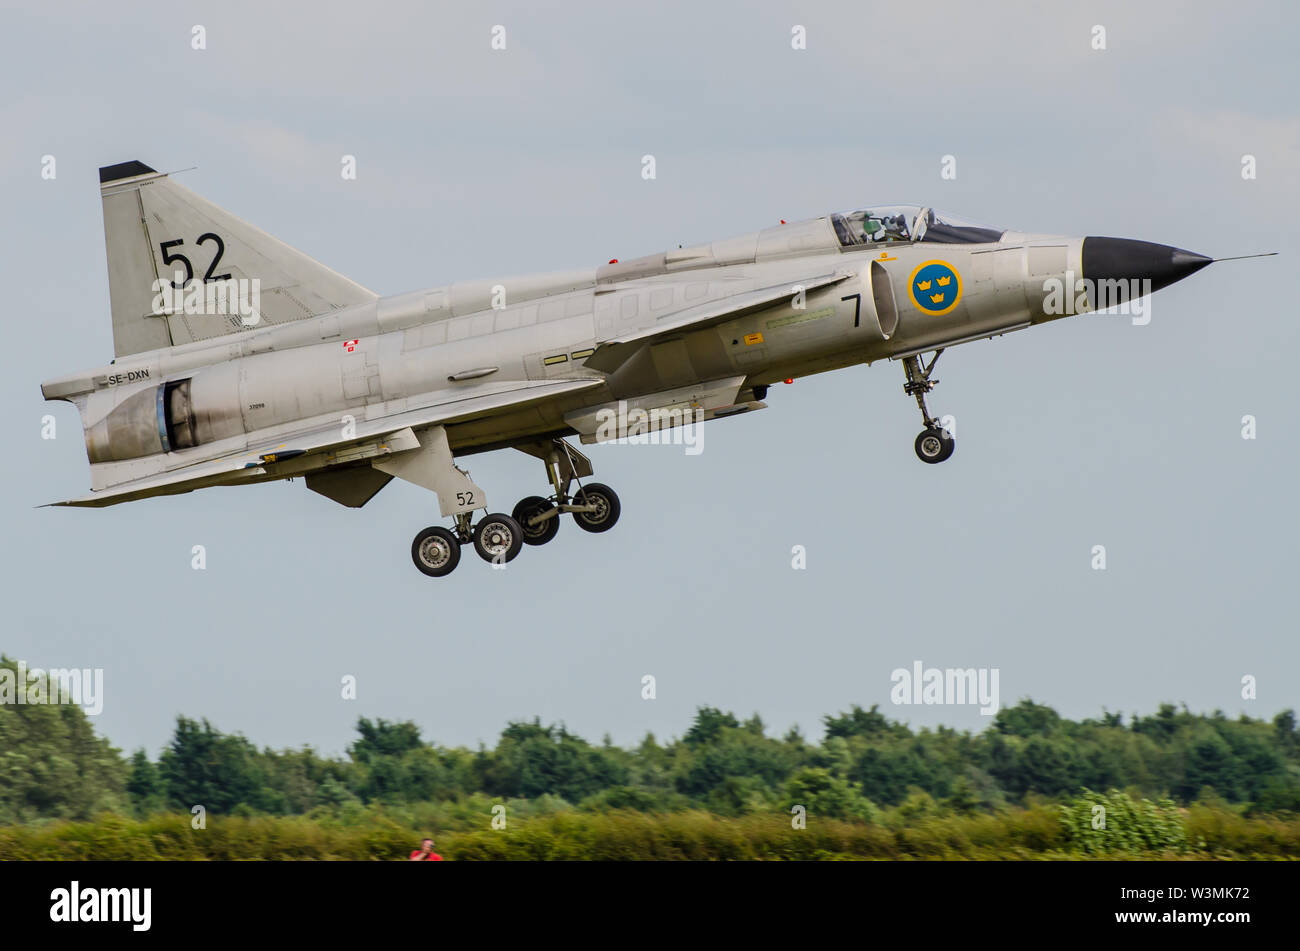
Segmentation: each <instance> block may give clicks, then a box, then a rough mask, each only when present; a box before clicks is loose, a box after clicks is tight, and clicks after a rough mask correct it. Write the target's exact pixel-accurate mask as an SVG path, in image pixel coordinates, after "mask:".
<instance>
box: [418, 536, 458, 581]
mask: <svg viewBox="0 0 1300 951" xmlns="http://www.w3.org/2000/svg"><path fill="white" fill-rule="evenodd" d="M411 560H412V561H414V562H415V567H417V568H419V569H420V570H421V571H423V572H424V573H425V574H426V575H428V576H429V577H431V578H441V577H442V576H443V575H449V574H451V573H452V571H453V570H455V568H456V566H457V565H458V564H460V541H459V540H458V539H457V538H456V536H455V535H453V534H452V533H451V532H449V531H447V529H445V528H426V529H425V530H424V531H422V532H420V534H418V535H416V536H415V541H413V542H411Z"/></svg>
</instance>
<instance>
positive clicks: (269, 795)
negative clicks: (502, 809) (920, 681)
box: [0, 660, 1300, 824]
mask: <svg viewBox="0 0 1300 951" xmlns="http://www.w3.org/2000/svg"><path fill="white" fill-rule="evenodd" d="M0 664H9V665H10V666H12V665H11V664H10V663H9V662H8V661H4V660H0ZM823 725H824V727H825V730H824V736H823V738H822V739H821V741H820V742H817V743H813V742H809V741H808V740H807V739H806V738H805V737H804V736H803V735H802V734H801V733H800V732H799V730H798V729H797V728H795V729H791V730H790V731H789V732H787V733H786V734H785V735H784V736H782V737H780V738H777V737H773V736H769V735H768V732H767V729H766V727H765V725H764V723H763V722H762V720H761V719H760V718H759V717H758V716H757V715H755V716H752V717H750V718H749V719H745V720H740V719H738V718H737V717H736V716H735V715H733V714H732V713H729V712H724V711H722V710H719V709H716V708H713V707H701V708H700V709H698V710H697V712H696V714H695V716H694V719H693V721H692V722H691V724H690V726H689V728H688V729H687V730H686V731H685V733H684V734H683V735H682V736H681V737H680V738H673V739H670V740H668V741H666V742H660V741H659V740H658V739H656V737H655V736H653V735H650V734H648V735H647V736H646V737H645V738H644V739H643V740H642V741H641V742H640V743H639V744H638V745H636V746H635V747H632V748H623V747H618V746H615V745H613V744H612V743H611V742H610V741H609V739H608V738H606V739H605V740H604V741H602V742H601V743H599V744H593V743H591V742H588V741H587V740H585V739H583V738H582V737H580V736H577V735H575V734H574V733H571V732H570V731H569V730H567V729H566V728H565V727H564V726H563V725H544V724H542V723H541V722H540V720H538V719H533V720H532V721H523V722H512V723H509V724H508V725H507V726H506V727H505V729H504V730H503V731H502V732H501V736H500V738H499V739H498V740H497V742H496V744H495V746H494V747H493V748H491V749H488V748H486V747H485V748H480V749H478V750H469V749H465V748H463V747H445V746H441V745H438V744H436V743H430V742H427V741H426V740H425V739H424V738H423V737H422V736H421V732H420V729H419V727H417V726H416V725H415V724H414V723H411V722H390V721H387V720H384V719H376V720H370V719H368V718H365V717H362V718H361V719H360V720H359V721H358V723H357V727H356V730H357V737H356V739H355V740H354V741H353V742H352V744H351V745H350V746H349V747H348V748H347V752H346V754H345V755H344V756H341V757H325V756H321V755H319V754H318V753H316V752H315V751H313V750H312V749H310V748H303V749H297V750H292V749H285V750H272V749H265V748H263V749H259V748H258V747H257V746H255V745H254V744H253V743H252V742H250V741H249V740H248V739H246V738H245V737H243V736H241V735H239V734H230V733H223V732H221V731H220V730H218V729H217V728H216V727H214V726H213V725H212V724H211V723H209V722H208V721H207V720H194V719H191V718H189V717H185V716H181V717H178V718H177V721H176V727H175V730H174V731H173V733H172V736H171V739H170V741H169V742H168V744H167V746H166V748H165V749H163V750H162V752H161V754H160V755H159V756H158V757H157V758H151V757H150V756H149V755H148V754H147V753H146V752H145V751H144V750H137V751H135V752H134V753H133V754H132V755H130V756H124V755H123V754H122V753H121V752H120V751H119V750H117V749H115V748H114V747H113V746H112V745H111V744H110V743H109V741H108V740H107V739H105V738H103V737H100V736H97V735H96V734H95V733H94V731H93V729H92V728H91V726H90V722H89V721H88V720H87V718H86V716H85V714H84V713H83V712H82V710H81V709H80V708H79V707H77V706H74V705H67V704H64V705H50V704H45V705H33V704H28V705H21V706H19V705H12V704H4V705H0V824H15V823H24V822H32V821H36V820H43V819H66V820H88V819H90V818H92V817H94V816H96V815H100V814H102V813H105V812H108V813H116V814H119V815H122V816H126V817H134V818H142V817H146V816H149V815H152V814H157V813H168V812H170V813H176V812H181V813H188V812H190V811H191V809H192V808H193V807H194V806H196V805H201V806H203V808H204V810H205V811H206V812H207V813H208V814H214V815H231V816H257V815H271V816H294V815H307V814H322V813H324V814H331V813H333V814H337V813H339V812H340V811H346V810H348V809H354V810H355V809H358V808H368V807H371V806H401V805H410V804H418V803H455V802H459V801H464V800H467V799H469V798H473V799H475V800H479V799H484V798H486V799H491V800H500V801H507V800H525V801H530V802H532V803H534V804H537V805H539V806H540V807H542V808H543V811H544V809H545V807H547V805H548V804H549V805H551V806H556V807H565V808H567V807H573V808H576V809H579V810H584V811H589V812H609V811H613V810H632V811H636V812H652V813H673V812H684V811H691V810H693V811H703V812H708V813H712V814H714V815H718V816H724V817H740V816H744V815H749V814H757V813H772V812H781V813H786V814H788V813H789V810H790V809H791V808H792V806H794V805H800V806H803V807H804V808H805V809H806V810H807V813H808V814H809V815H816V816H821V817H825V818H834V819H841V820H849V821H864V822H876V821H879V818H880V816H881V814H882V811H884V810H902V811H903V812H906V811H907V809H909V808H912V807H913V806H915V808H918V809H940V810H942V811H943V812H945V813H951V814H965V815H973V814H977V813H981V812H984V813H993V812H997V811H999V810H1003V809H1005V808H1007V807H1012V806H1021V807H1022V806H1028V805H1032V804H1033V803H1035V802H1039V801H1041V800H1044V799H1048V800H1052V801H1057V802H1066V801H1068V800H1070V799H1071V798H1072V797H1077V796H1078V795H1080V793H1081V792H1083V791H1085V790H1105V789H1118V790H1125V791H1127V792H1129V793H1130V794H1132V795H1134V796H1138V797H1144V798H1152V799H1164V798H1168V799H1169V800H1171V801H1172V802H1173V803H1175V804H1179V805H1187V804H1190V803H1192V802H1197V801H1200V802H1215V803H1221V804H1224V805H1231V806H1232V807H1234V810H1235V811H1236V812H1237V813H1239V814H1243V815H1248V816H1249V815H1255V814H1278V813H1282V814H1285V813H1295V812H1300V735H1298V734H1297V730H1296V718H1295V713H1294V711H1292V710H1286V711H1283V712H1282V713H1279V714H1277V715H1276V716H1275V717H1274V718H1273V719H1272V720H1271V721H1268V720H1262V719H1254V718H1251V717H1246V716H1242V717H1239V718H1236V719H1229V718H1228V717H1226V716H1225V715H1224V714H1222V713H1221V712H1217V711H1216V712H1214V713H1212V714H1208V715H1207V714H1194V713H1191V712H1190V711H1188V710H1187V709H1186V707H1183V708H1181V709H1179V708H1176V707H1175V706H1173V705H1172V704H1162V705H1161V706H1160V707H1159V709H1158V710H1157V711H1156V712H1155V713H1154V714H1151V715H1149V716H1138V715H1133V716H1131V717H1129V718H1127V719H1125V718H1124V717H1122V716H1121V715H1120V714H1117V713H1105V714H1103V715H1102V716H1101V717H1100V718H1096V719H1084V720H1079V721H1073V720H1068V719H1064V718H1062V717H1061V716H1060V715H1059V714H1057V713H1056V711H1054V710H1053V709H1052V708H1051V707H1048V706H1045V705H1043V704H1039V703H1035V702H1034V701H1032V700H1028V699H1026V700H1022V701H1021V702H1019V703H1018V704H1016V705H1015V706H1013V707H1008V708H1004V709H1003V710H1001V711H999V712H998V713H997V714H996V716H994V717H993V718H992V722H991V723H990V724H989V726H988V727H987V728H985V729H984V730H983V731H981V732H979V733H971V732H969V731H957V730H954V729H950V728H947V727H938V728H936V729H929V728H920V729H916V730H914V729H912V728H911V727H910V726H908V725H907V724H904V723H900V722H898V721H896V720H891V719H890V718H888V717H887V716H885V714H883V713H882V712H881V711H880V710H879V709H878V707H877V706H872V707H871V708H870V709H863V708H862V707H860V706H853V707H852V708H851V709H850V710H849V711H848V712H845V713H837V714H832V715H827V716H825V717H824V718H823Z"/></svg>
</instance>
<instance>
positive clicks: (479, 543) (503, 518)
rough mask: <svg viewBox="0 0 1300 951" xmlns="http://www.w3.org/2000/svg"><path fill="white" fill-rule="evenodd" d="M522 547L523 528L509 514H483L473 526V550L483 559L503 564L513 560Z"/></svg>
mask: <svg viewBox="0 0 1300 951" xmlns="http://www.w3.org/2000/svg"><path fill="white" fill-rule="evenodd" d="M523 547H524V530H523V529H522V528H520V526H519V523H518V522H516V521H515V520H514V519H513V518H511V517H510V516H509V515H501V514H497V515H485V516H484V517H483V521H481V522H479V523H478V524H477V525H475V526H474V550H475V551H476V552H478V554H479V557H480V558H482V559H483V560H484V561H490V562H492V563H493V564H498V565H499V564H504V563H505V562H507V561H514V558H515V555H517V554H519V551H520V549H522V548H523Z"/></svg>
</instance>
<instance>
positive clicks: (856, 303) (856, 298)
mask: <svg viewBox="0 0 1300 951" xmlns="http://www.w3.org/2000/svg"><path fill="white" fill-rule="evenodd" d="M840 300H851V301H853V326H854V327H856V326H858V321H859V320H861V319H862V295H861V294H850V295H849V296H848V297H841V298H840Z"/></svg>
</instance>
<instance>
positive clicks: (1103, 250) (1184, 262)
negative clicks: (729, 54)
mask: <svg viewBox="0 0 1300 951" xmlns="http://www.w3.org/2000/svg"><path fill="white" fill-rule="evenodd" d="M1212 260H1213V259H1212V258H1207V257H1205V255H1203V254H1196V253H1194V252H1192V251H1184V250H1182V249H1181V248H1171V247H1170V246H1169V245H1167V244H1153V243H1152V242H1150V241H1134V240H1133V239H1132V238H1096V237H1091V236H1089V237H1087V238H1084V239H1083V276H1084V277H1085V278H1087V279H1088V280H1090V281H1105V280H1113V281H1135V280H1136V281H1142V280H1148V281H1150V282H1151V290H1153V291H1158V290H1160V288H1162V287H1168V286H1169V285H1170V284H1172V283H1174V281H1181V280H1182V279H1183V278H1185V277H1187V275H1189V274H1195V273H1196V272H1197V271H1199V270H1200V269H1201V268H1203V267H1205V265H1207V264H1209V263H1210V262H1211V261H1212Z"/></svg>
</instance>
